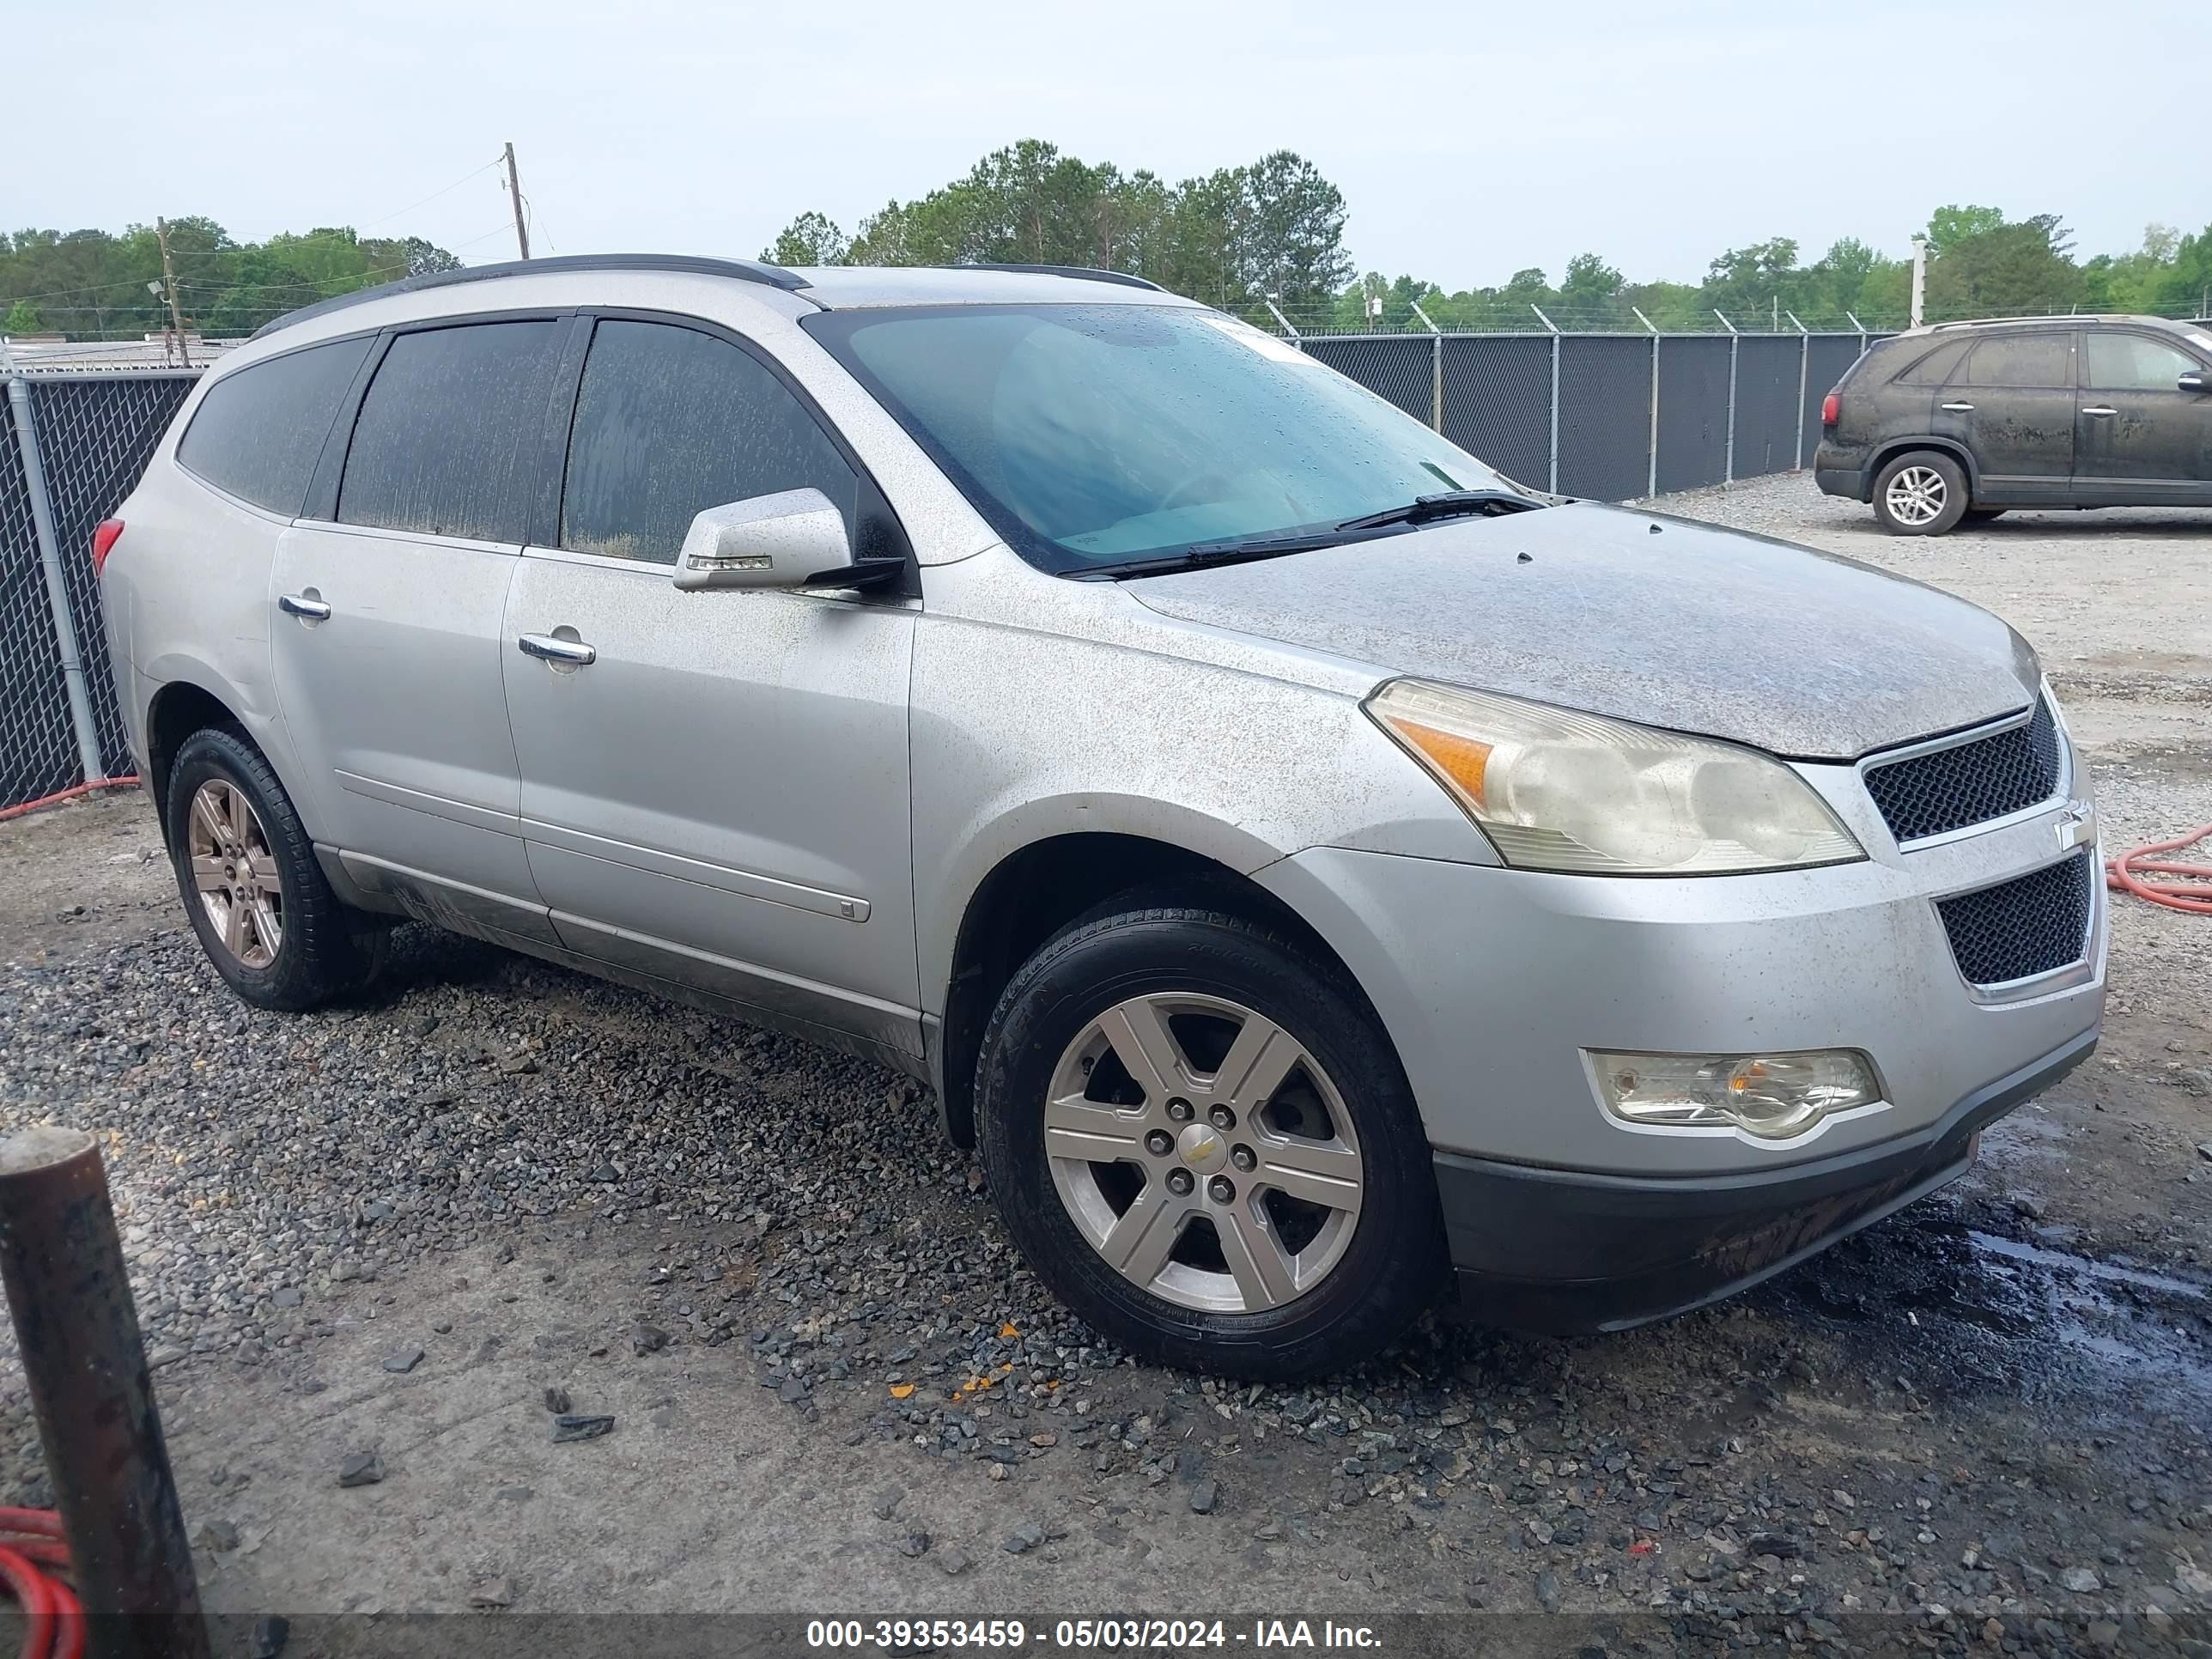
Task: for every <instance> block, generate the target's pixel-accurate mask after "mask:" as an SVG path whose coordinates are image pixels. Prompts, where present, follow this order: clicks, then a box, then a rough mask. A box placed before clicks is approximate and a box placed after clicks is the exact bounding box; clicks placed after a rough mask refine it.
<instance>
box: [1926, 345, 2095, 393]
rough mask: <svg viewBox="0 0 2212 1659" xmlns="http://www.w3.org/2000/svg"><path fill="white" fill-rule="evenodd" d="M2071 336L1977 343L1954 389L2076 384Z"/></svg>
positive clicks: (1957, 376)
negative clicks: (1960, 387)
mask: <svg viewBox="0 0 2212 1659" xmlns="http://www.w3.org/2000/svg"><path fill="white" fill-rule="evenodd" d="M2072 344H2073V336H2072V335H2071V334H2066V333H2062V334H2001V335H1997V336H1995V337H1991V338H1990V339H1986V340H1978V341H1976V342H1975V343H1974V352H1973V356H1971V357H1969V358H1967V360H1966V369H1965V371H1964V372H1963V373H1961V374H1954V375H1953V376H1952V377H1951V384H1952V385H1954V386H2067V387H2069V388H2070V387H2071V386H2073V384H2074V354H2073V351H2072V349H2071V348H2072Z"/></svg>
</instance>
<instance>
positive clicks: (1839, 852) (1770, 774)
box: [1366, 680, 1866, 875]
mask: <svg viewBox="0 0 2212 1659" xmlns="http://www.w3.org/2000/svg"><path fill="white" fill-rule="evenodd" d="M1366 708H1367V712H1368V714H1370V715H1371V716H1373V717H1374V719H1375V720H1376V723H1377V724H1378V725H1380V726H1382V727H1383V730H1384V731H1385V732H1389V734H1390V735H1391V736H1392V737H1394V738H1396V739H1397V740H1398V742H1399V743H1400V744H1402V745H1404V747H1405V749H1406V751H1407V753H1408V754H1410V755H1412V756H1413V758H1414V759H1415V760H1417V761H1419V762H1420V763H1421V764H1422V765H1423V766H1425V767H1426V768H1427V769H1428V770H1429V771H1430V773H1431V775H1434V777H1435V778H1436V780H1437V782H1439V783H1441V784H1442V785H1443V787H1445V789H1446V790H1448V791H1449V793H1451V795H1452V797H1453V798H1454V799H1456V800H1457V801H1458V802H1459V804H1460V805H1462V806H1463V807H1465V808H1466V809H1467V811H1468V816H1469V817H1473V818H1474V821H1475V823H1478V824H1480V826H1481V827H1482V829H1483V832H1484V834H1486V835H1487V836H1489V837H1490V840H1491V842H1492V845H1493V846H1495V847H1496V848H1498V856H1500V857H1501V858H1503V859H1504V860H1505V861H1506V863H1508V864H1510V865H1515V866H1519V867H1520V868H1522V869H1526V870H1556V871H1562V872H1569V873H1577V874H1594V875H1631V874H1632V875H1718V874H1723V873H1726V872H1735V871H1746V870H1787V869H1794V868H1798V867H1802V866H1805V865H1811V864H1838V863H1842V862H1844V861H1845V860H1851V859H1859V858H1864V857H1865V856H1866V854H1865V853H1864V852H1863V851H1862V850H1861V849H1860V847H1859V844H1858V842H1856V841H1854V840H1853V839H1852V838H1851V834H1850V830H1848V829H1844V826H1843V825H1842V824H1841V823H1838V822H1837V820H1836V816H1835V814H1834V813H1832V812H1831V811H1829V810H1828V805H1827V803H1826V801H1824V800H1822V799H1820V796H1819V795H1818V794H1816V793H1814V790H1813V788H1812V787H1811V786H1810V785H1809V784H1808V783H1807V782H1806V781H1804V779H1802V778H1801V777H1799V776H1798V775H1796V773H1795V772H1793V771H1791V770H1790V769H1789V768H1788V767H1786V766H1784V765H1783V764H1782V763H1781V762H1779V761H1778V760H1774V759H1771V758H1770V757H1767V756H1765V755H1762V754H1759V752H1758V751H1757V750H1750V749H1743V748H1739V747H1738V746H1737V745H1735V744H1728V743H1715V742H1712V741H1711V740H1709V739H1707V738H1686V737H1681V736H1678V735H1677V734H1676V733H1674V732H1660V731H1655V730H1653V729H1652V728H1651V727H1650V726H1632V725H1630V724H1629V723H1628V722H1627V721H1626V720H1607V719H1606V718H1605V717H1604V716H1602V715H1600V714H1577V713H1575V712H1574V711H1573V710H1571V709H1566V708H1550V707H1547V705H1545V704H1542V703H1534V702H1521V701H1520V700H1519V699H1517V698H1514V697H1499V696H1491V695H1490V694H1489V693H1487V692H1482V691H1462V690H1457V689H1455V687H1452V686H1448V685H1432V684H1428V683H1426V682H1425V681H1420V680H1393V681H1391V682H1390V684H1388V685H1386V686H1384V687H1383V689H1382V690H1379V691H1377V692H1376V694H1375V695H1374V696H1371V697H1370V698H1369V699H1368V700H1367V702H1366Z"/></svg>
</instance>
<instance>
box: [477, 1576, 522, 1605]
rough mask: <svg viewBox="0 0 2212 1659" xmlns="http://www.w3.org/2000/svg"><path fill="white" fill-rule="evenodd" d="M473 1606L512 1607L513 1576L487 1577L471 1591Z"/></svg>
mask: <svg viewBox="0 0 2212 1659" xmlns="http://www.w3.org/2000/svg"><path fill="white" fill-rule="evenodd" d="M469 1605H470V1606H471V1607H513V1605H514V1581H513V1579H511V1578H487V1579H485V1580H483V1582H482V1583H479V1584H477V1585H476V1586H475V1588H473V1589H471V1590H470V1591H469Z"/></svg>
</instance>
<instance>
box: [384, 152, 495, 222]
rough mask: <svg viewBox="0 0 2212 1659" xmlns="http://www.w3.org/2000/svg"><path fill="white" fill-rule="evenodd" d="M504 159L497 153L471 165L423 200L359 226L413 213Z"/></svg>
mask: <svg viewBox="0 0 2212 1659" xmlns="http://www.w3.org/2000/svg"><path fill="white" fill-rule="evenodd" d="M502 159H504V158H502V157H501V156H497V155H495V156H493V157H492V158H491V160H490V161H486V162H485V163H484V164H483V166H482V167H471V169H470V170H469V171H468V172H466V173H463V174H462V175H461V176H460V177H459V178H458V179H454V180H453V183H452V184H450V185H447V186H446V187H445V189H443V190H434V191H431V192H430V193H429V194H428V196H425V197H423V198H422V201H420V202H410V203H409V204H407V205H406V206H405V207H404V208H398V209H395V210H392V212H390V213H387V214H386V215H385V216H383V217H382V218H381V219H371V220H369V221H368V223H367V224H364V225H362V226H361V227H359V228H361V229H363V230H366V229H367V228H368V227H369V226H370V225H383V224H389V223H391V222H392V220H394V219H397V218H398V216H400V215H401V214H403V213H412V212H414V211H415V210H416V208H418V207H422V206H423V205H425V204H428V203H431V202H435V201H436V200H437V199H438V198H439V197H441V196H445V195H449V194H450V193H452V192H453V191H457V190H459V188H460V187H461V186H462V185H465V184H466V183H468V181H469V180H470V179H473V178H475V177H476V176H477V174H478V173H489V172H490V171H491V170H492V169H493V168H494V167H497V166H498V165H499V164H500V162H501V160H502Z"/></svg>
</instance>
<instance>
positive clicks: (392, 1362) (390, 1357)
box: [384, 1348, 422, 1376]
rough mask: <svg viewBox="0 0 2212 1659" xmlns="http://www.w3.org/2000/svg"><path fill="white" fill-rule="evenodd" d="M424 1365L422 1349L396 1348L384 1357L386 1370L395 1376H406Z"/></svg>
mask: <svg viewBox="0 0 2212 1659" xmlns="http://www.w3.org/2000/svg"><path fill="white" fill-rule="evenodd" d="M419 1364H422V1349H420V1348H394V1349H393V1350H392V1352H390V1353H388V1354H386V1355H385V1356H384V1369H385V1370H387V1371H390V1372H392V1374H393V1375H394V1376H406V1375H407V1373H408V1372H410V1371H411V1370H414V1369H415V1368H416V1366H417V1365H419Z"/></svg>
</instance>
